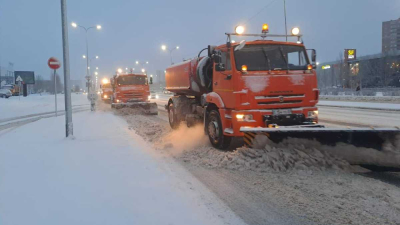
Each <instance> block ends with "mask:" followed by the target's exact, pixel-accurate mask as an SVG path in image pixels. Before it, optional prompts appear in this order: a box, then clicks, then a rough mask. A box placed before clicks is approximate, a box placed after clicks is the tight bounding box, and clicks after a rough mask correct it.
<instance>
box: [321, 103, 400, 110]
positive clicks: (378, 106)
mask: <svg viewBox="0 0 400 225" xmlns="http://www.w3.org/2000/svg"><path fill="white" fill-rule="evenodd" d="M318 105H319V106H335V107H346V108H360V109H383V110H395V111H400V104H391V103H372V102H343V101H319V102H318Z"/></svg>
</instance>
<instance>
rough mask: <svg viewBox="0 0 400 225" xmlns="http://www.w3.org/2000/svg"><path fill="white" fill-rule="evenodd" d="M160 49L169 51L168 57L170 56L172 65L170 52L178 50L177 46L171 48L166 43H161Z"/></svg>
mask: <svg viewBox="0 0 400 225" xmlns="http://www.w3.org/2000/svg"><path fill="white" fill-rule="evenodd" d="M161 49H162V50H163V51H167V50H168V51H169V57H170V58H171V65H173V64H174V63H173V62H172V52H173V51H174V50H178V49H179V46H176V47H175V48H172V49H169V48H168V46H166V45H161Z"/></svg>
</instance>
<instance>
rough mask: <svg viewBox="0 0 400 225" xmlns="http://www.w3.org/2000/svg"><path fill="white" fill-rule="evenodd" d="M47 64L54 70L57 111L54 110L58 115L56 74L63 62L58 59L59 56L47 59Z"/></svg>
mask: <svg viewBox="0 0 400 225" xmlns="http://www.w3.org/2000/svg"><path fill="white" fill-rule="evenodd" d="M47 65H48V66H49V67H50V69H53V70H54V99H55V111H54V112H55V114H56V117H57V76H56V71H57V69H59V68H60V66H61V63H60V61H58V59H57V58H55V57H51V58H50V59H49V60H48V61H47Z"/></svg>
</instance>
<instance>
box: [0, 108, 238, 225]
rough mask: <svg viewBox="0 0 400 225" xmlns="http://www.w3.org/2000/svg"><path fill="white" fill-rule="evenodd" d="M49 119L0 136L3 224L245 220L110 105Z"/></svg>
mask: <svg viewBox="0 0 400 225" xmlns="http://www.w3.org/2000/svg"><path fill="white" fill-rule="evenodd" d="M73 119H74V125H75V127H74V128H75V129H74V131H75V133H74V135H75V137H76V138H75V139H73V140H71V139H65V138H64V118H63V117H56V118H48V119H42V120H40V121H37V122H34V123H30V124H27V125H25V126H22V127H19V128H17V129H15V130H12V131H10V132H8V133H5V134H2V135H0V142H1V148H0V177H1V182H0V199H1V201H0V224H2V225H9V224H16V225H19V224H21V225H23V224H38V225H39V224H40V225H43V224H66V225H67V224H68V225H70V224H242V223H243V222H242V221H241V220H240V219H238V218H237V217H236V216H235V215H234V214H233V213H232V212H231V211H230V210H229V208H227V207H226V206H225V205H224V204H223V203H221V202H220V201H219V200H218V198H216V197H214V196H213V194H212V193H210V192H209V191H208V190H207V189H206V188H205V187H204V186H202V185H201V184H200V183H199V182H198V181H197V180H196V179H194V178H193V177H192V176H191V175H189V174H188V173H187V172H185V171H184V170H182V169H181V168H180V167H179V166H177V165H176V164H173V163H168V160H161V158H159V156H157V155H154V152H151V151H148V146H147V145H146V143H145V142H143V140H142V139H141V138H140V137H139V136H137V135H136V134H134V132H133V131H130V130H129V129H128V126H127V124H126V122H125V121H124V120H123V119H120V118H118V117H116V116H114V115H113V113H112V112H95V113H91V112H82V113H78V114H74V117H73Z"/></svg>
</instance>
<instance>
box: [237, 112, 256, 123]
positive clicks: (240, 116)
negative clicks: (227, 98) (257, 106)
mask: <svg viewBox="0 0 400 225" xmlns="http://www.w3.org/2000/svg"><path fill="white" fill-rule="evenodd" d="M236 119H237V120H238V121H241V122H249V121H252V120H253V115H251V114H249V115H244V114H236Z"/></svg>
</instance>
